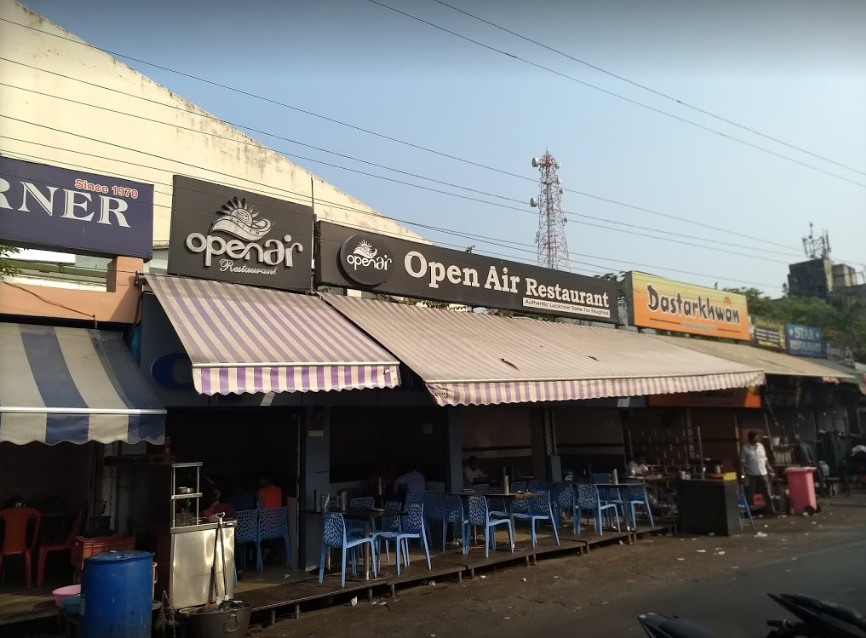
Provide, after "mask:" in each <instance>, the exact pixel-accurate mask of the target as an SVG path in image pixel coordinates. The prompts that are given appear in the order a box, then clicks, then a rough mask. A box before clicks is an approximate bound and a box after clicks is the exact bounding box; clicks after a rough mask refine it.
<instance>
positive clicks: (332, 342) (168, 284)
mask: <svg viewBox="0 0 866 638" xmlns="http://www.w3.org/2000/svg"><path fill="white" fill-rule="evenodd" d="M146 281H147V283H148V285H149V286H150V288H151V289H152V290H153V292H154V294H155V295H156V298H157V299H158V300H159V302H160V304H161V305H162V307H163V309H164V310H165V312H166V314H167V315H168V318H169V320H170V321H171V324H172V326H174V329H175V330H176V331H177V334H178V336H179V337H180V340H181V343H182V344H183V347H184V349H185V350H186V352H187V354H188V355H189V358H190V360H191V361H192V370H193V383H194V385H195V388H196V390H198V391H199V392H200V393H201V394H206V395H215V394H243V393H257V392H324V391H331V390H357V389H363V388H367V389H370V388H393V387H396V386H398V385H399V384H400V364H399V362H398V361H397V360H396V359H395V357H394V356H393V355H392V354H390V353H389V352H388V351H387V350H385V349H384V348H382V347H381V346H380V345H379V344H377V343H376V342H374V341H373V340H372V339H370V338H369V337H367V336H366V335H364V334H363V333H361V332H360V331H359V330H358V329H357V328H355V327H354V326H352V325H351V324H350V323H349V322H348V321H346V319H344V318H343V317H342V316H341V315H340V314H339V313H337V312H336V311H335V310H334V309H333V308H331V307H330V306H328V305H327V304H326V303H324V302H323V301H322V300H321V299H319V298H318V297H312V296H309V295H298V294H292V293H288V292H281V291H278V290H267V289H263V288H253V287H250V286H241V285H236V284H227V283H221V282H216V281H207V280H202V279H187V278H184V277H169V276H164V275H148V276H147V277H146Z"/></svg>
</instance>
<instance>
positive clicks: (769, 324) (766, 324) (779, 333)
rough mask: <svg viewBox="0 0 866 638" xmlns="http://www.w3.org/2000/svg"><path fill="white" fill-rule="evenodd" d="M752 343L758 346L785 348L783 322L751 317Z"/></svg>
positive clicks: (774, 348)
mask: <svg viewBox="0 0 866 638" xmlns="http://www.w3.org/2000/svg"><path fill="white" fill-rule="evenodd" d="M752 343H753V344H754V345H756V346H758V347H760V348H771V349H773V350H784V349H785V324H784V323H782V322H780V321H773V320H772V319H762V318H760V317H752Z"/></svg>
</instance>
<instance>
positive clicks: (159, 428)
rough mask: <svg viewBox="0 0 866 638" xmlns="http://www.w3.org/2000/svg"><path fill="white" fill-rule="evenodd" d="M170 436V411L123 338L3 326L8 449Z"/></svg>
mask: <svg viewBox="0 0 866 638" xmlns="http://www.w3.org/2000/svg"><path fill="white" fill-rule="evenodd" d="M164 436H165V408H164V407H163V406H162V404H161V403H160V402H159V400H158V399H157V398H156V395H155V394H154V393H153V391H152V390H151V388H150V386H149V385H148V383H147V381H146V380H145V379H144V377H143V376H142V375H141V372H140V371H139V369H138V366H137V365H136V364H135V362H134V361H133V359H132V356H131V355H130V353H129V349H128V348H127V347H126V344H125V343H124V342H123V339H122V337H121V335H120V334H119V333H116V332H109V331H105V330H85V329H82V328H58V327H54V326H31V325H25V324H17V323H0V442H10V443H16V444H18V445H24V444H25V443H32V442H35V441H38V442H40V443H47V444H48V445H54V444H56V443H62V442H70V443H86V442H88V441H98V442H100V443H114V442H117V441H122V442H124V443H139V442H141V441H147V442H149V443H155V444H162V443H163V439H164Z"/></svg>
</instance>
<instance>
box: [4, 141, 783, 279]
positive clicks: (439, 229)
mask: <svg viewBox="0 0 866 638" xmlns="http://www.w3.org/2000/svg"><path fill="white" fill-rule="evenodd" d="M0 137H5V136H0ZM37 145H38V146H45V147H47V148H52V149H54V150H60V151H66V152H70V153H75V154H78V155H86V156H90V157H95V158H98V159H102V160H104V161H109V162H117V163H123V164H129V165H133V166H138V167H141V168H145V169H148V170H155V171H164V170H165V169H162V168H158V167H155V166H148V165H146V164H139V163H136V162H130V161H128V160H120V159H116V158H112V157H106V156H101V155H96V154H93V153H86V152H83V151H79V150H76V149H67V148H63V147H58V146H52V145H47V144H37ZM130 150H134V149H130ZM0 151H2V149H0ZM6 152H7V154H8V151H6ZM12 153H13V155H16V156H19V157H24V158H27V157H29V158H30V159H36V160H42V159H43V158H41V157H39V156H33V155H29V156H28V155H27V154H25V153H20V152H17V151H13V152H12ZM170 161H175V160H170ZM175 162H176V161H175ZM55 163H57V164H66V165H67V166H70V167H75V168H79V169H83V170H92V171H95V172H99V173H101V174H106V173H110V171H106V170H105V169H101V168H97V167H93V166H82V165H81V164H79V163H76V164H72V163H67V162H60V161H56V162H55ZM176 163H179V162H176ZM196 168H198V169H199V170H202V171H205V172H208V173H214V174H217V175H222V176H226V174H225V173H222V172H220V171H215V170H213V169H208V168H204V167H196ZM115 176H117V177H122V178H126V179H128V175H123V174H118V173H115ZM236 179H239V180H241V181H244V182H247V183H249V184H253V185H256V186H259V187H264V188H265V189H272V190H274V191H280V192H282V193H286V194H289V195H291V196H294V199H298V200H301V201H305V202H306V201H308V200H309V199H310V197H309V196H308V195H306V194H302V193H296V192H294V191H290V190H287V189H285V188H282V187H274V186H269V185H267V184H263V183H261V182H256V181H254V180H249V179H246V178H236ZM153 183H154V184H157V185H161V186H168V187H172V186H173V184H171V183H168V182H156V181H154V182H153ZM245 188H247V189H250V187H249V186H245ZM250 190H252V189H250ZM252 192H255V191H252ZM160 194H163V195H167V196H171V193H170V192H168V193H160ZM259 194H262V195H268V196H271V197H272V196H273V193H272V192H261V191H259ZM316 202H318V203H324V204H328V205H330V206H333V207H334V208H337V209H341V210H346V211H349V212H355V213H358V214H362V215H369V216H371V217H376V218H381V215H379V214H377V213H373V212H370V211H365V210H362V209H358V208H353V207H351V206H346V205H344V204H339V203H336V202H330V201H328V200H324V199H320V198H317V199H316ZM153 205H154V206H156V207H162V208H166V209H168V210H171V206H166V205H164V204H156V203H155V202H154V203H153ZM189 212H195V211H189ZM199 214H202V215H204V214H203V213H199ZM390 219H392V220H393V221H396V222H399V223H401V224H406V225H409V226H415V227H418V228H425V229H427V230H432V231H435V232H441V233H443V234H447V235H453V236H459V237H462V238H465V239H469V240H472V241H481V242H484V243H488V244H491V245H497V246H501V247H504V248H507V249H509V250H515V251H518V252H526V253H527V254H534V247H533V246H532V244H520V243H519V242H514V241H511V240H506V239H499V238H492V237H488V236H485V235H478V234H472V233H464V232H460V231H456V230H453V229H448V228H442V227H437V226H432V225H428V224H424V223H421V222H415V221H412V220H406V219H399V218H393V217H391V218H390ZM509 244H512V245H509ZM514 245H517V246H521V245H522V246H526V247H527V249H521V248H517V247H515V246H514ZM457 248H461V249H462V248H465V246H457ZM530 249H531V250H530ZM492 254H497V253H492ZM575 254H577V253H575ZM502 256H503V257H505V258H508V259H512V260H513V259H515V258H514V257H513V256H508V255H502ZM579 256H582V257H587V258H590V259H600V260H602V261H610V262H613V263H628V262H626V261H624V260H617V259H610V258H607V257H597V256H594V255H579ZM570 261H571V262H572V263H575V264H579V265H589V266H592V267H593V268H595V269H596V270H598V271H599V272H602V273H609V272H611V269H610V268H605V267H604V266H601V265H599V264H594V263H590V262H581V261H577V260H574V259H571V260H570ZM524 263H525V262H524ZM635 265H637V266H641V267H646V268H652V269H655V270H661V271H670V272H679V273H683V274H690V275H692V276H700V277H706V278H710V279H719V280H723V281H724V280H727V281H733V282H738V283H742V284H746V285H750V286H760V287H763V288H767V289H781V288H782V287H781V286H778V285H771V284H763V283H757V282H751V281H744V280H738V279H733V278H730V277H729V276H728V275H724V276H722V275H710V274H705V273H697V272H694V271H685V270H678V269H675V268H668V267H666V266H657V265H652V264H635Z"/></svg>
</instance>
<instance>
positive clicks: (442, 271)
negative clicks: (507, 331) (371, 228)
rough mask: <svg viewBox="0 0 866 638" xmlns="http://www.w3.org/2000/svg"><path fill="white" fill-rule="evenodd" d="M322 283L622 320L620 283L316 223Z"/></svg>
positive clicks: (318, 278)
mask: <svg viewBox="0 0 866 638" xmlns="http://www.w3.org/2000/svg"><path fill="white" fill-rule="evenodd" d="M317 228H318V230H317V242H316V245H317V252H316V255H317V258H316V276H315V280H316V284H317V285H323V286H338V287H343V288H353V289H356V290H362V291H368V292H372V293H377V294H388V295H394V296H400V297H411V298H415V299H426V300H430V301H441V302H447V303H454V304H462V305H467V306H473V307H484V308H497V309H504V310H512V311H515V312H524V313H531V314H547V315H554V316H561V317H569V318H571V319H582V320H587V321H597V322H602V323H613V324H616V323H618V322H619V316H618V306H617V287H616V282H615V281H608V280H605V279H597V278H595V277H588V276H585V275H578V274H575V273H570V272H564V271H559V270H550V269H547V268H540V267H538V266H533V265H530V264H524V263H520V262H513V261H506V260H503V259H497V258H495V257H489V256H485V255H479V254H475V253H470V252H465V251H460V250H452V249H448V248H441V247H439V246H435V245H432V244H424V243H420V242H413V241H409V240H406V239H398V238H394V237H389V236H386V235H381V234H377V233H372V232H367V231H363V230H358V229H355V228H349V227H346V226H340V225H338V224H332V223H329V222H319V223H318V224H317Z"/></svg>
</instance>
